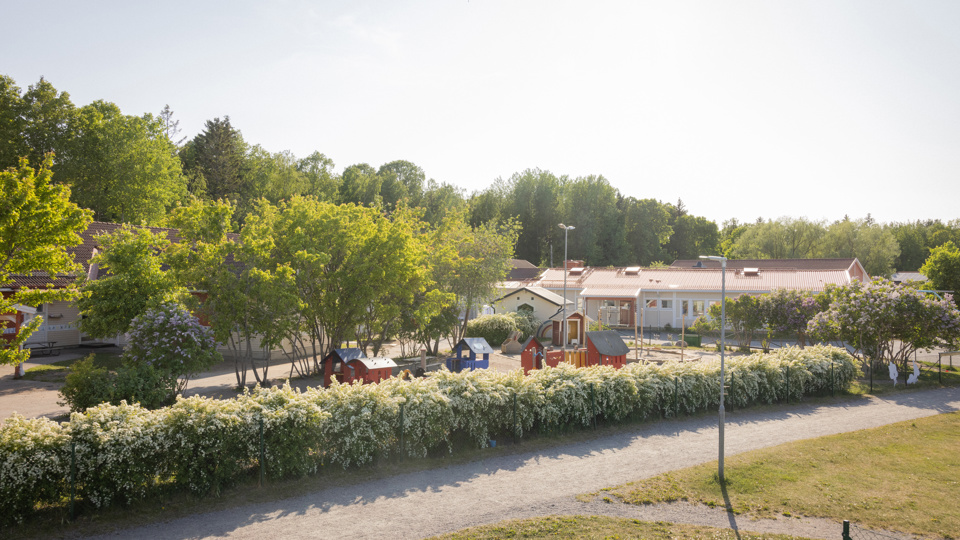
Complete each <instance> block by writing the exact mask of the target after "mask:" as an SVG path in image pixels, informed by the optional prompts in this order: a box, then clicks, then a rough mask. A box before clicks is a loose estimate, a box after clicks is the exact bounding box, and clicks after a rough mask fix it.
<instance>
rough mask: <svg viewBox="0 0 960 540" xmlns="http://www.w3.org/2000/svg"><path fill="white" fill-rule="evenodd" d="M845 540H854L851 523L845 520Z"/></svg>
mask: <svg viewBox="0 0 960 540" xmlns="http://www.w3.org/2000/svg"><path fill="white" fill-rule="evenodd" d="M843 540H852V539H851V538H850V521H849V520H846V519H845V520H843Z"/></svg>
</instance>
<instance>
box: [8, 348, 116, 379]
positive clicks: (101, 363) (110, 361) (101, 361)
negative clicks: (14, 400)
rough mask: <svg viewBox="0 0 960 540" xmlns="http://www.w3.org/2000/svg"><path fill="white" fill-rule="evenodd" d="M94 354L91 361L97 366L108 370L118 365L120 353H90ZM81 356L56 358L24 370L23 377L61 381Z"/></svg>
mask: <svg viewBox="0 0 960 540" xmlns="http://www.w3.org/2000/svg"><path fill="white" fill-rule="evenodd" d="M91 354H93V356H94V359H93V363H94V365H96V366H98V367H105V368H107V369H109V370H115V369H117V368H118V367H120V363H121V361H120V355H119V354H111V353H91ZM82 359H83V358H74V359H71V360H58V361H56V362H52V363H50V364H43V365H39V366H34V367H32V368H30V369H28V370H27V371H26V373H25V374H24V376H23V378H24V379H27V380H30V381H45V382H63V381H64V379H65V378H66V377H67V373H68V370H69V368H70V366H72V365H73V363H74V362H78V361H80V360H82Z"/></svg>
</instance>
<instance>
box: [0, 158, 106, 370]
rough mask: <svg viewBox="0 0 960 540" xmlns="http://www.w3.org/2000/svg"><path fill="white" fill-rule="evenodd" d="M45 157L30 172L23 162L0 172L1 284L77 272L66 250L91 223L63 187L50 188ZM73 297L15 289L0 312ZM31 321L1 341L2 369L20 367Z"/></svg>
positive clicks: (63, 291) (69, 292)
mask: <svg viewBox="0 0 960 540" xmlns="http://www.w3.org/2000/svg"><path fill="white" fill-rule="evenodd" d="M51 163H52V160H51V157H50V156H48V157H47V158H46V159H45V160H44V161H43V163H42V164H41V166H40V168H39V169H37V170H34V169H33V168H31V167H30V166H29V164H28V162H27V160H26V159H21V160H20V167H19V168H17V169H8V170H5V171H2V172H0V283H2V284H5V285H7V286H10V285H13V284H14V283H13V282H14V278H15V277H16V276H34V277H36V276H38V275H39V276H45V277H47V278H49V280H50V282H51V285H52V282H53V280H54V279H55V278H56V277H58V276H59V277H64V276H74V275H76V273H77V272H78V271H79V270H80V266H79V265H78V264H76V263H75V262H74V260H73V258H72V257H71V256H70V254H69V253H68V252H67V248H69V247H71V246H75V245H78V244H79V243H80V242H81V238H80V233H81V232H82V231H84V230H85V229H86V228H87V226H88V225H89V224H90V221H91V216H90V212H89V211H88V210H83V209H81V208H79V207H78V206H77V205H76V204H74V203H72V202H70V190H69V189H68V188H67V187H66V186H62V185H53V184H51V179H52V176H53V174H52V173H51V171H50V166H51ZM76 295H77V290H76V288H73V287H68V288H60V289H53V288H42V289H33V290H31V289H28V288H25V287H24V288H15V289H14V291H13V292H12V293H11V294H10V295H4V297H3V298H2V299H0V313H11V312H13V311H14V306H15V305H16V304H22V305H26V306H38V305H40V304H44V303H48V302H54V301H58V300H69V299H72V298H75V297H76ZM42 322H43V318H42V317H35V318H34V319H33V320H32V321H31V322H30V323H29V324H28V325H26V326H25V327H23V328H21V330H20V333H19V335H18V336H17V337H16V338H14V339H12V340H10V341H7V340H0V345H2V347H0V364H14V365H16V364H20V363H22V362H23V361H24V360H26V359H27V358H28V357H29V351H20V350H19V347H20V345H22V344H23V342H25V341H26V340H27V338H29V337H30V335H31V334H32V333H33V332H35V331H36V329H37V328H39V326H40V324H41V323H42Z"/></svg>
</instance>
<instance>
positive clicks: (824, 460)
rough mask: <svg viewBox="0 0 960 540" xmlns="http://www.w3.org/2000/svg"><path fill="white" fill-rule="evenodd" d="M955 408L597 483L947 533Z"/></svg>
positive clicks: (654, 497)
mask: <svg viewBox="0 0 960 540" xmlns="http://www.w3.org/2000/svg"><path fill="white" fill-rule="evenodd" d="M958 449H960V413H949V414H942V415H938V416H933V417H929V418H923V419H919V420H913V421H909V422H901V423H898V424H892V425H889V426H884V427H880V428H876V429H869V430H862V431H857V432H853V433H847V434H842V435H833V436H829V437H821V438H818V439H809V440H805V441H797V442H793V443H789V444H784V445H780V446H777V447H773V448H767V449H763V450H757V451H753V452H748V453H745V454H740V455H737V456H732V457H729V458H727V459H726V461H725V467H724V472H725V476H726V482H725V485H724V486H722V487H721V485H720V483H719V482H718V479H717V475H716V467H717V465H716V462H713V463H708V464H704V465H700V466H697V467H692V468H689V469H684V470H681V471H674V472H672V473H667V474H663V475H660V476H656V477H653V478H649V479H646V480H642V481H639V482H635V483H631V484H626V485H623V486H618V487H615V488H610V489H609V490H604V491H605V492H607V493H610V494H613V495H616V496H617V497H619V498H620V499H621V500H623V501H624V502H627V503H631V504H650V503H658V502H671V501H681V500H682V501H691V502H698V503H702V504H707V505H710V506H725V507H726V508H727V509H728V510H730V511H733V512H735V513H746V514H750V515H751V516H756V517H777V516H791V515H806V516H814V517H823V518H830V519H836V520H844V519H848V520H850V521H851V522H852V523H856V524H858V525H862V526H865V527H871V528H876V529H884V530H898V531H903V532H908V533H913V534H919V535H924V536H935V537H943V538H956V537H957V536H956V535H957V534H958V531H960V512H957V504H958V501H960V452H958V451H957V450H958Z"/></svg>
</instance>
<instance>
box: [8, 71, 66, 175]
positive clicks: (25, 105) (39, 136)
mask: <svg viewBox="0 0 960 540" xmlns="http://www.w3.org/2000/svg"><path fill="white" fill-rule="evenodd" d="M75 114H76V108H75V107H74V106H73V102H72V101H70V94H68V93H66V92H58V91H57V89H56V88H54V87H53V85H52V84H50V83H49V82H48V81H47V80H46V79H44V78H43V77H41V78H40V80H39V81H38V82H37V84H32V85H30V87H29V88H28V89H27V92H26V93H25V94H24V95H23V101H22V115H23V124H22V129H23V132H22V134H21V137H23V140H24V141H25V142H26V146H27V149H28V152H29V153H28V154H27V157H28V158H29V159H30V163H32V164H33V166H35V167H39V166H40V164H41V163H43V161H44V160H45V159H46V155H47V154H49V153H50V152H54V153H55V154H57V155H58V156H59V154H60V153H61V150H62V149H63V146H64V144H65V143H66V141H69V140H70V139H71V134H70V123H71V120H72V119H73V116H74V115H75ZM58 164H59V157H58V158H56V159H55V160H54V165H53V170H54V172H56V173H59V172H60V171H59V169H58ZM57 181H58V182H62V181H64V179H58V180H57Z"/></svg>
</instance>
